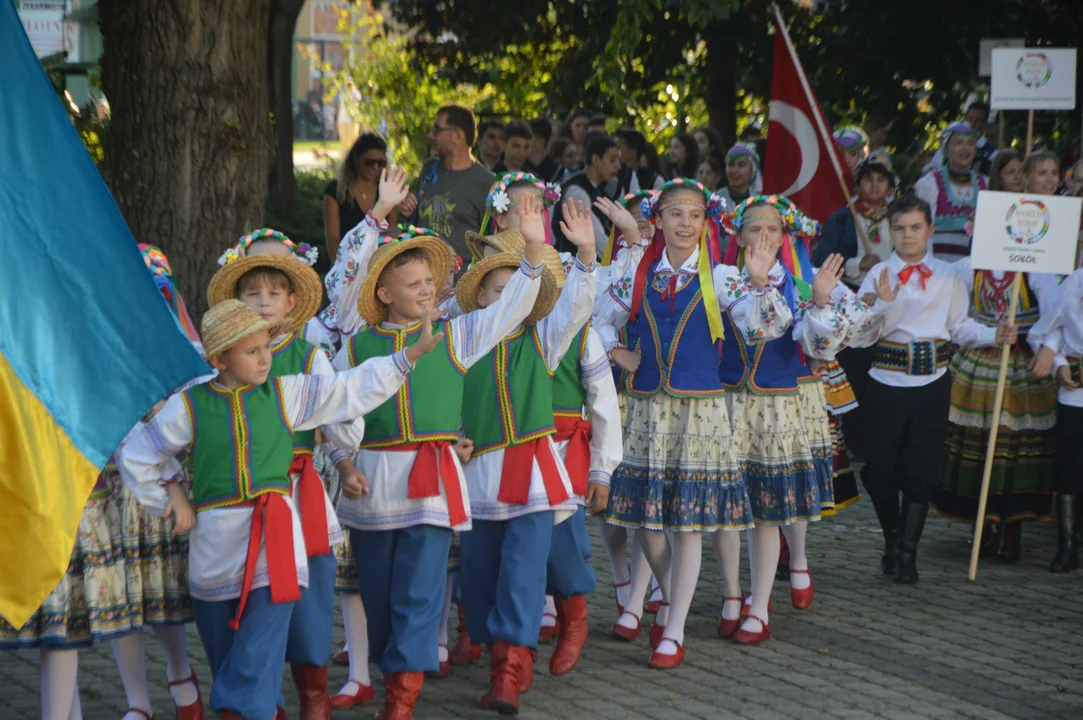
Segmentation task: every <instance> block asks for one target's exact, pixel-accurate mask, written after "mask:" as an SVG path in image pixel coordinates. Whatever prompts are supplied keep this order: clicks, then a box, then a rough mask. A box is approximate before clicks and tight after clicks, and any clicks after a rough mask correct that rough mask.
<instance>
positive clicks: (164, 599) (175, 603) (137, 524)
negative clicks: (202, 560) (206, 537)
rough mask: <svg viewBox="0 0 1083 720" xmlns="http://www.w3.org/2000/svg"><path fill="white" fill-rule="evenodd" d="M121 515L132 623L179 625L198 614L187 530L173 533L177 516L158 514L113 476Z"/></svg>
mask: <svg viewBox="0 0 1083 720" xmlns="http://www.w3.org/2000/svg"><path fill="white" fill-rule="evenodd" d="M111 483H112V496H113V502H114V503H115V504H116V507H117V513H118V515H119V518H120V543H121V547H122V548H123V551H124V568H125V581H126V583H127V588H128V589H127V593H128V602H129V605H130V612H131V617H132V623H133V625H134V626H136V627H141V626H143V625H179V624H183V623H186V622H191V621H192V620H194V619H195V617H194V615H193V614H192V598H191V596H190V595H189V594H188V534H187V533H185V534H183V535H174V534H173V528H174V525H175V523H174V520H173V517H172V516H170V517H163V518H159V517H155V516H154V515H152V514H151V513H150V511H149V510H147V509H146V508H145V507H143V506H142V505H140V504H139V502H138V501H137V500H136V499H135V495H133V494H132V493H131V491H129V490H128V489H127V488H125V487H124V484H123V483H122V482H121V481H120V476H119V475H115V474H114V475H113V476H112V478H111Z"/></svg>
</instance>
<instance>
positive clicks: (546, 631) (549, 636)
mask: <svg viewBox="0 0 1083 720" xmlns="http://www.w3.org/2000/svg"><path fill="white" fill-rule="evenodd" d="M553 600H554V601H555V600H556V598H553ZM547 617H551V618H553V619H554V620H556V622H555V623H553V624H552V625H546V624H545V623H544V619H545V618H547ZM542 620H543V622H542V626H541V630H539V631H538V644H539V645H546V644H548V643H551V642H553V638H555V637H556V636H557V635H559V634H560V618H558V617H557V616H556V615H554V614H553V613H542Z"/></svg>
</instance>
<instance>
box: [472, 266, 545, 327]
mask: <svg viewBox="0 0 1083 720" xmlns="http://www.w3.org/2000/svg"><path fill="white" fill-rule="evenodd" d="M550 250H552V248H550ZM553 255H556V256H557V260H558V262H559V260H560V256H559V255H557V253H556V251H555V250H554V251H553ZM522 262H523V255H522V253H517V252H503V253H500V254H499V255H490V256H489V257H487V258H482V259H481V260H479V261H478V262H477V263H475V264H474V266H473V267H472V268H470V269H469V270H468V271H467V272H466V274H464V275H463V276H462V277H461V278H459V284H458V285H456V286H455V299H456V300H457V301H458V303H459V307H460V308H461V309H462V311H463V312H464V313H468V312H473V311H475V310H477V309H478V308H479V307H480V306H479V305H478V288H480V287H481V283H482V281H483V280H485V276H486V275H488V274H489V273H490V272H492V271H493V270H496V269H498V268H513V269H516V268H518V267H519V265H521V264H522ZM557 267H558V268H559V267H560V266H559V264H558V265H557ZM558 276H559V277H560V278H561V279H562V280H563V278H564V271H563V270H557V272H556V274H554V272H553V271H552V270H551V269H550V268H549V266H548V264H547V265H546V266H545V267H544V268H542V274H541V289H540V290H539V291H538V298H537V300H535V301H534V308H533V309H532V310H531V311H530V314H529V315H527V316H526V319H525V320H523V324H524V325H530V324H532V323H536V322H538V321H539V320H541V319H542V318H543V317H545V316H546V315H548V314H549V313H551V312H552V311H553V306H554V305H556V304H557V296H558V295H560V289H559V288H558V287H557V277H558Z"/></svg>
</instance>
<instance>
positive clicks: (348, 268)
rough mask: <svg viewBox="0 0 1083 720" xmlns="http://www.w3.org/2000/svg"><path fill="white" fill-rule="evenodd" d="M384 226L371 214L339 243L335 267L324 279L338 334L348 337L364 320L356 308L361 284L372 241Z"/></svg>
mask: <svg viewBox="0 0 1083 720" xmlns="http://www.w3.org/2000/svg"><path fill="white" fill-rule="evenodd" d="M386 228H387V223H386V222H384V223H382V224H381V223H377V222H376V221H375V220H374V219H373V218H372V216H371V215H366V216H365V219H364V220H362V221H361V222H360V223H358V224H357V226H356V227H354V228H353V229H352V230H350V231H349V232H348V233H346V236H345V237H344V238H343V239H342V242H341V243H340V244H339V248H338V255H337V256H336V257H335V264H334V266H333V267H332V268H331V271H330V272H329V273H327V277H326V278H325V279H324V286H325V287H326V288H327V297H328V299H330V301H331V305H332V306H334V308H335V321H336V324H337V328H338V330H339V332H340V333H341V334H342V335H343V336H345V337H348V336H350V335H354V334H356V333H357V332H359V331H360V330H361V328H362V326H363V325H364V320H362V319H361V315H360V313H359V312H358V309H357V298H358V296H359V295H360V292H361V284H362V282H363V281H364V279H365V274H366V273H367V272H368V266H369V260H370V259H371V258H372V254H373V253H374V252H376V242H377V240H378V239H379V234H380V230H381V229H386Z"/></svg>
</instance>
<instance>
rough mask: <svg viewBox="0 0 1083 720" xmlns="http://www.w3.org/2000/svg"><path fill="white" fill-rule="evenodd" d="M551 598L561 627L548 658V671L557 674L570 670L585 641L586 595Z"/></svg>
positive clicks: (577, 659)
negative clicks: (555, 644)
mask: <svg viewBox="0 0 1083 720" xmlns="http://www.w3.org/2000/svg"><path fill="white" fill-rule="evenodd" d="M553 600H554V601H555V602H556V606H557V618H558V620H559V624H560V628H561V629H560V637H559V639H558V640H557V649H556V650H555V651H554V652H553V657H552V658H551V659H550V660H549V672H550V674H552V675H554V676H558V675H564V674H566V673H569V672H571V671H572V668H574V667H575V664H576V663H577V662H579V656H580V654H582V652H583V644H584V643H586V641H587V632H588V630H589V628H588V627H587V596H586V595H572V596H571V597H570V598H567V599H565V598H562V597H554V598H553Z"/></svg>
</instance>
